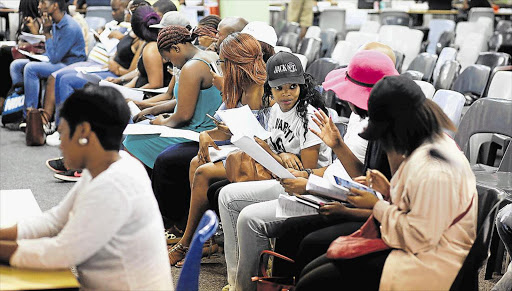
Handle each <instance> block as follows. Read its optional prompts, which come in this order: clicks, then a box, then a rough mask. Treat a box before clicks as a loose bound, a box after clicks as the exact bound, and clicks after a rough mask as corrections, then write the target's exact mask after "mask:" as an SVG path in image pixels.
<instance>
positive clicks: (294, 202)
mask: <svg viewBox="0 0 512 291" xmlns="http://www.w3.org/2000/svg"><path fill="white" fill-rule="evenodd" d="M317 209H318V207H314V206H312V205H309V204H305V203H302V202H300V201H299V199H298V198H297V197H295V196H290V195H288V194H281V195H279V198H278V199H277V208H276V217H278V218H288V217H296V216H305V215H313V214H318V212H317Z"/></svg>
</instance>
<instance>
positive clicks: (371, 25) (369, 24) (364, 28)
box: [359, 20, 380, 33]
mask: <svg viewBox="0 0 512 291" xmlns="http://www.w3.org/2000/svg"><path fill="white" fill-rule="evenodd" d="M379 28H380V23H379V22H378V21H373V20H366V22H364V23H363V25H361V28H360V29H359V32H366V33H378V32H379Z"/></svg>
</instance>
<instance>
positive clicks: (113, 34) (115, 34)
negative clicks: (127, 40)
mask: <svg viewBox="0 0 512 291" xmlns="http://www.w3.org/2000/svg"><path fill="white" fill-rule="evenodd" d="M123 37H124V34H123V33H122V32H120V31H119V30H113V31H111V32H110V33H109V35H108V38H117V39H119V40H121V39H122V38H123Z"/></svg>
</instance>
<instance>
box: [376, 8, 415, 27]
mask: <svg viewBox="0 0 512 291" xmlns="http://www.w3.org/2000/svg"><path fill="white" fill-rule="evenodd" d="M380 23H381V24H382V25H401V26H407V27H410V26H411V24H412V21H411V17H410V16H409V13H407V12H404V11H382V12H381V13H380Z"/></svg>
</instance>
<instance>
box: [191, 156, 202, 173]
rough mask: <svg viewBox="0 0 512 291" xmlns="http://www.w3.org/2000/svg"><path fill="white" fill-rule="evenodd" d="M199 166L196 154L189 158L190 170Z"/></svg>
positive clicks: (194, 169)
mask: <svg viewBox="0 0 512 291" xmlns="http://www.w3.org/2000/svg"><path fill="white" fill-rule="evenodd" d="M199 166H200V164H199V158H198V157H197V156H195V157H193V158H192V160H190V170H191V171H194V172H195V171H196V169H197V168H199Z"/></svg>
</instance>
